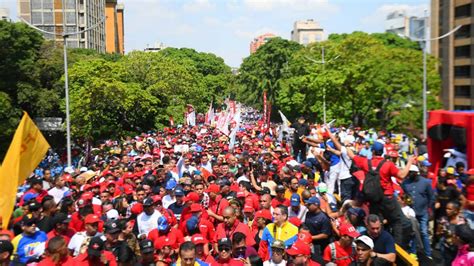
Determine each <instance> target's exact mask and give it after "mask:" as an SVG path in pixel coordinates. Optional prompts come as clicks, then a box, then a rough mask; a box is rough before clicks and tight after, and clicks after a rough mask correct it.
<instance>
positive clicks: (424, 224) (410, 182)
mask: <svg viewBox="0 0 474 266" xmlns="http://www.w3.org/2000/svg"><path fill="white" fill-rule="evenodd" d="M402 188H403V190H404V191H405V193H406V194H408V195H410V196H411V197H412V199H413V208H414V210H415V213H416V219H417V220H418V223H419V224H420V234H421V239H422V242H423V250H424V252H425V255H426V256H427V257H431V246H430V235H429V232H428V231H429V230H428V221H429V214H428V210H429V209H430V208H433V207H434V193H433V189H432V187H431V181H430V180H429V179H427V178H424V177H422V176H421V175H420V171H419V169H418V167H417V166H416V165H411V166H410V171H409V172H408V178H407V179H405V180H404V181H403V183H402Z"/></svg>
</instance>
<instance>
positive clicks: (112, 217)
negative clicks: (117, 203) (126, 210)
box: [106, 209, 119, 220]
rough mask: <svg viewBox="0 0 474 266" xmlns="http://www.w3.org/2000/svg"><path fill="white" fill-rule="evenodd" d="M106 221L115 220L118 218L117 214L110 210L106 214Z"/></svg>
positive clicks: (115, 211)
mask: <svg viewBox="0 0 474 266" xmlns="http://www.w3.org/2000/svg"><path fill="white" fill-rule="evenodd" d="M106 216H107V220H117V219H118V218H119V213H118V211H117V210H116V209H111V210H109V211H108V212H107V213H106Z"/></svg>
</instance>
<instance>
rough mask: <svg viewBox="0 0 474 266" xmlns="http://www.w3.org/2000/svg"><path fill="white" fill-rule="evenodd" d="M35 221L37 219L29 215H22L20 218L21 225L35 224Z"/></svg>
mask: <svg viewBox="0 0 474 266" xmlns="http://www.w3.org/2000/svg"><path fill="white" fill-rule="evenodd" d="M37 222H38V221H37V220H36V218H33V217H29V216H28V215H25V216H23V218H22V219H21V225H22V226H32V225H34V224H36V223H37Z"/></svg>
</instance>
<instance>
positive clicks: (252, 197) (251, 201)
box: [245, 193, 260, 211]
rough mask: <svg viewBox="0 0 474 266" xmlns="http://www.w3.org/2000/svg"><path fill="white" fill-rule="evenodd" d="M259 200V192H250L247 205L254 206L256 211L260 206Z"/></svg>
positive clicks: (246, 200)
mask: <svg viewBox="0 0 474 266" xmlns="http://www.w3.org/2000/svg"><path fill="white" fill-rule="evenodd" d="M258 201H259V197H258V196H257V194H254V193H249V194H248V195H247V197H245V205H248V206H252V207H253V208H254V210H255V211H257V210H258V209H259V208H260V205H259V202H258Z"/></svg>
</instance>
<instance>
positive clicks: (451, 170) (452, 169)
mask: <svg viewBox="0 0 474 266" xmlns="http://www.w3.org/2000/svg"><path fill="white" fill-rule="evenodd" d="M446 173H447V174H450V175H453V174H454V167H452V166H448V168H446Z"/></svg>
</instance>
